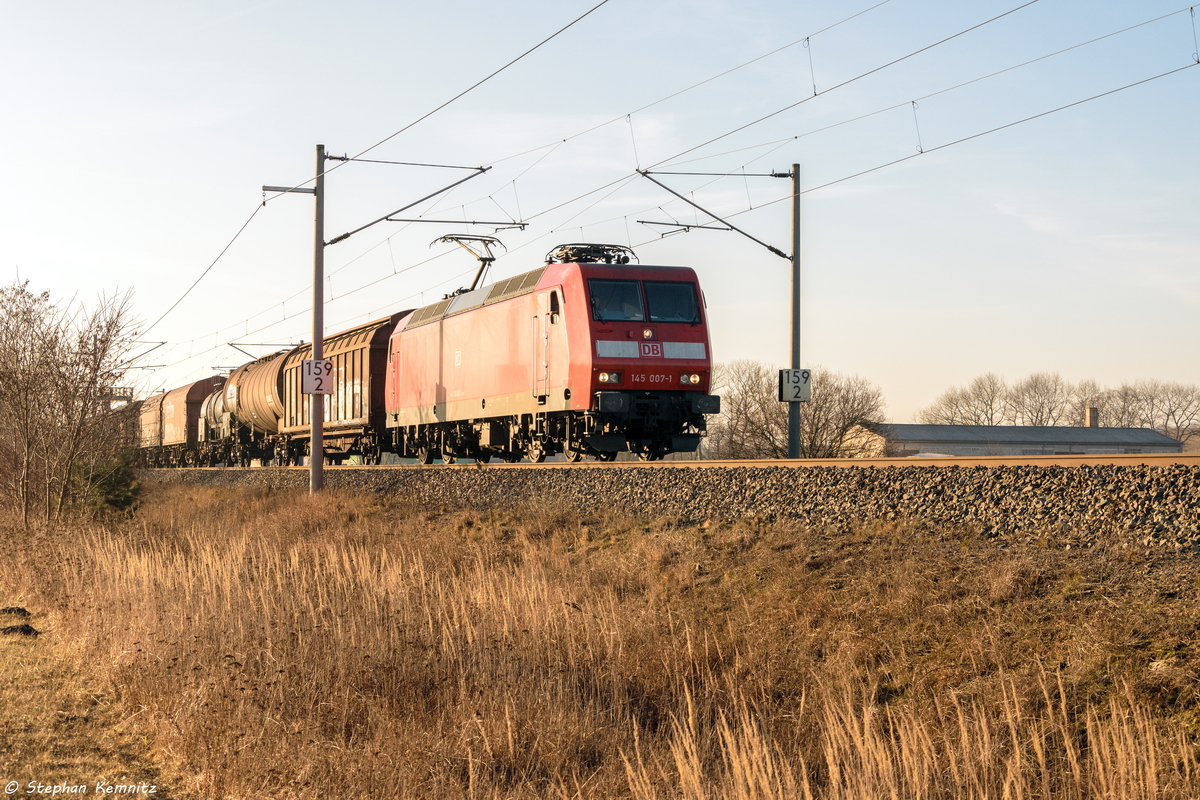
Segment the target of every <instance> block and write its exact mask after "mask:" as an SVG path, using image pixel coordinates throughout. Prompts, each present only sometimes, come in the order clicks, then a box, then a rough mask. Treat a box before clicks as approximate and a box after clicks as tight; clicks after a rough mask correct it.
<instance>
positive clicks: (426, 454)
mask: <svg viewBox="0 0 1200 800" xmlns="http://www.w3.org/2000/svg"><path fill="white" fill-rule="evenodd" d="M432 462H433V451H432V450H430V449H429V448H428V447H418V448H417V463H418V464H430V463H432Z"/></svg>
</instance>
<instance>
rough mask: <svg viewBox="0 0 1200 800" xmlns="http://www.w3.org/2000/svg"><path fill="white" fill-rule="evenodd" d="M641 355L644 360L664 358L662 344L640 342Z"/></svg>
mask: <svg viewBox="0 0 1200 800" xmlns="http://www.w3.org/2000/svg"><path fill="white" fill-rule="evenodd" d="M638 344H639V345H640V350H639V355H641V357H642V358H662V357H663V349H662V342H639V343H638Z"/></svg>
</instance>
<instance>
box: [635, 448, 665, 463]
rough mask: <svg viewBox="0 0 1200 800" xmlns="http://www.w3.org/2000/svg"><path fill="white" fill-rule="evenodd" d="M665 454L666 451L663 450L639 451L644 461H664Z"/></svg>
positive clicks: (639, 455)
mask: <svg viewBox="0 0 1200 800" xmlns="http://www.w3.org/2000/svg"><path fill="white" fill-rule="evenodd" d="M664 455H666V453H664V452H663V451H661V450H651V451H649V452H646V453H638V458H640V459H641V460H642V461H662V459H663V456H664Z"/></svg>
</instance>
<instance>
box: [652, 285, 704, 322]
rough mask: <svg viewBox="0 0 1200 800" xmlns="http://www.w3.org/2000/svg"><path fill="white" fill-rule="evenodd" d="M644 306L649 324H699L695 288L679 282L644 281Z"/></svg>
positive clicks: (698, 306) (698, 307) (698, 309)
mask: <svg viewBox="0 0 1200 800" xmlns="http://www.w3.org/2000/svg"><path fill="white" fill-rule="evenodd" d="M646 305H648V306H649V307H650V321H651V322H688V323H691V324H692V325H699V324H700V305H699V304H698V303H697V302H696V287H695V286H694V285H693V284H690V283H683V282H681V281H646Z"/></svg>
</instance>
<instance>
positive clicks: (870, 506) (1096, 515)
mask: <svg viewBox="0 0 1200 800" xmlns="http://www.w3.org/2000/svg"><path fill="white" fill-rule="evenodd" d="M141 477H142V479H143V480H145V481H148V482H156V481H178V482H185V483H192V484H196V485H204V486H239V487H245V488H255V487H258V488H271V489H287V490H303V489H306V488H307V486H308V473H307V471H305V470H302V469H271V468H264V469H249V470H222V469H181V470H154V471H146V472H143V473H141ZM325 485H326V487H328V488H329V489H331V490H344V491H352V492H370V493H385V494H391V495H396V496H399V497H404V498H406V499H408V500H410V501H413V502H415V503H417V504H420V505H423V506H428V507H430V508H431V509H439V508H447V507H486V506H489V505H496V504H510V505H511V504H521V503H525V502H534V501H536V502H545V501H552V502H559V503H564V504H567V505H568V506H570V507H572V508H575V509H578V510H579V511H581V512H584V513H589V512H596V511H601V510H609V511H611V510H619V511H621V512H623V513H627V514H629V515H631V516H655V517H658V516H664V515H666V516H675V517H678V518H680V519H681V520H686V521H701V520H706V519H736V518H739V517H745V516H757V517H761V518H766V519H793V520H799V521H803V522H806V523H808V524H811V525H813V526H819V527H829V526H832V527H837V528H843V527H846V526H851V525H855V524H858V523H862V522H870V521H875V520H897V519H911V520H914V521H918V522H922V523H926V524H931V525H936V526H939V527H944V528H947V529H952V528H962V529H966V530H971V531H974V532H977V533H979V534H982V535H984V536H986V537H988V538H992V539H997V540H1002V541H1011V542H1014V543H1015V542H1033V541H1039V540H1047V541H1052V542H1053V543H1054V545H1055V546H1072V547H1092V546H1097V545H1105V546H1117V547H1121V546H1136V547H1145V548H1161V549H1164V550H1169V551H1189V552H1200V467H1198V466H1194V465H1172V466H1145V465H1118V466H1111V465H1110V466H1071V467H1062V466H996V467H939V468H929V467H922V466H913V467H883V468H849V469H847V468H844V467H841V468H839V467H821V466H814V467H805V468H784V467H772V466H747V467H715V468H709V469H654V468H630V469H586V468H585V469H492V468H487V467H474V466H464V467H442V468H433V469H417V468H390V469H389V468H360V469H356V468H348V467H342V468H338V469H330V470H327V471H326V472H325Z"/></svg>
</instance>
